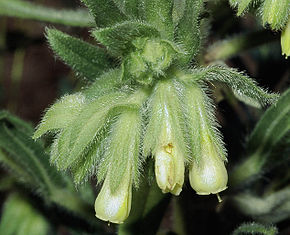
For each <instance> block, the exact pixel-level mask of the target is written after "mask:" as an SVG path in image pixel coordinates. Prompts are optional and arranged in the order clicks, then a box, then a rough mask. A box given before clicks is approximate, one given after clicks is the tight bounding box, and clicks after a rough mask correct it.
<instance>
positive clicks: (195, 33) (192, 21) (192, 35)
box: [175, 0, 203, 64]
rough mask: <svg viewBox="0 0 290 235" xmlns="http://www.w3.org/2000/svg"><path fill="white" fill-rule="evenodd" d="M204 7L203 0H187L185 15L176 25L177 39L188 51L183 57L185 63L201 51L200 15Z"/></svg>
mask: <svg viewBox="0 0 290 235" xmlns="http://www.w3.org/2000/svg"><path fill="white" fill-rule="evenodd" d="M202 9H203V1H202V0H186V6H185V11H184V14H183V17H182V18H181V19H180V20H179V24H178V25H177V26H176V32H175V34H176V40H177V42H179V43H180V44H181V45H182V46H183V48H184V50H185V51H186V52H187V54H186V55H185V56H184V57H183V59H182V61H183V63H184V64H187V63H189V62H190V61H191V60H192V59H193V57H195V56H196V55H197V53H198V51H199V47H200V41H201V33H200V24H199V20H200V19H199V17H200V13H201V12H202Z"/></svg>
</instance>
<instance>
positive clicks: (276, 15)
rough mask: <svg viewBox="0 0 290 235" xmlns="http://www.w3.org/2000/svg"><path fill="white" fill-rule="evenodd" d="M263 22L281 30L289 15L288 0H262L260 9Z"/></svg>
mask: <svg viewBox="0 0 290 235" xmlns="http://www.w3.org/2000/svg"><path fill="white" fill-rule="evenodd" d="M261 13H262V21H263V24H264V25H266V24H270V26H271V28H272V29H273V30H281V29H283V28H284V26H285V25H286V23H287V20H288V17H289V0H264V3H263V5H262V9H261Z"/></svg>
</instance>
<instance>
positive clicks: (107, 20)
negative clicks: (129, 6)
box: [81, 0, 127, 27]
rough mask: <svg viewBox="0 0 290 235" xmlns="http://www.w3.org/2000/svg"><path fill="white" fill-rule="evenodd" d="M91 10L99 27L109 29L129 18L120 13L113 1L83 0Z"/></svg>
mask: <svg viewBox="0 0 290 235" xmlns="http://www.w3.org/2000/svg"><path fill="white" fill-rule="evenodd" d="M81 1H82V2H83V3H84V4H86V6H87V7H88V8H89V10H90V12H91V14H92V15H93V16H94V18H95V21H96V24H97V26H98V27H108V26H112V25H114V24H116V23H119V22H122V21H124V20H126V19H127V17H126V16H125V15H124V14H123V13H122V12H120V10H119V9H118V7H117V6H116V5H115V3H114V1H113V0H81Z"/></svg>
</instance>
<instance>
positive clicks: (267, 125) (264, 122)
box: [231, 89, 290, 186]
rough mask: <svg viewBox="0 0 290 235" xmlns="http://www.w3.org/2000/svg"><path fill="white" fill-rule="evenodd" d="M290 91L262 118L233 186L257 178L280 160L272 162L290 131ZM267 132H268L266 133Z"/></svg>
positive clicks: (236, 172)
mask: <svg viewBox="0 0 290 235" xmlns="http://www.w3.org/2000/svg"><path fill="white" fill-rule="evenodd" d="M289 115H290V89H288V90H287V91H286V92H285V93H284V94H283V95H282V96H281V97H280V99H279V100H278V101H277V103H276V104H274V105H272V106H271V107H270V108H269V109H268V110H267V111H266V112H265V114H264V115H263V116H262V118H261V119H260V121H259V122H258V124H257V125H256V127H255V129H254V130H253V132H252V133H251V135H250V136H249V138H248V141H247V147H246V149H247V158H246V159H245V160H244V161H243V162H242V163H241V164H239V165H238V166H237V167H236V168H235V169H234V171H233V172H232V175H231V181H232V185H235V186H237V185H239V184H244V183H246V182H247V181H249V180H250V179H253V178H257V176H259V174H261V173H262V171H263V170H264V171H265V170H266V169H265V165H266V163H267V165H268V166H271V165H272V164H273V163H275V162H277V161H278V160H279V159H274V160H273V161H270V160H269V159H268V158H269V157H270V156H271V153H272V151H273V150H274V149H275V147H276V146H277V145H278V144H279V143H280V142H281V141H283V139H284V137H285V136H286V135H288V134H289V130H290V119H289ZM265 130H266V131H265Z"/></svg>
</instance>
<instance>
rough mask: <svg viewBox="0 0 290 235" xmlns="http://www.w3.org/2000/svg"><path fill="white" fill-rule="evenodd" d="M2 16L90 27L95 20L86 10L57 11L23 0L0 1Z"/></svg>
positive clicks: (0, 13)
mask: <svg viewBox="0 0 290 235" xmlns="http://www.w3.org/2000/svg"><path fill="white" fill-rule="evenodd" d="M0 15H5V16H12V17H18V18H23V19H32V20H40V21H46V22H50V23H56V24H64V25H68V26H79V27H90V26H93V25H94V23H93V19H92V18H91V17H90V15H89V13H88V12H87V11H86V10H84V9H78V10H73V9H71V10H57V9H53V8H49V7H45V6H41V5H38V4H35V3H31V2H28V1H22V0H0Z"/></svg>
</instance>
